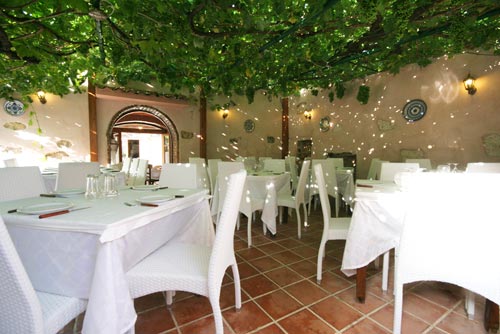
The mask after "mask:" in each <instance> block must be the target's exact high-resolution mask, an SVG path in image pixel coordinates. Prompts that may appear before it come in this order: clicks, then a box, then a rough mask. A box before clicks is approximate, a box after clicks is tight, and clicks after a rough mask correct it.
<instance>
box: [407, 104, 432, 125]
mask: <svg viewBox="0 0 500 334" xmlns="http://www.w3.org/2000/svg"><path fill="white" fill-rule="evenodd" d="M426 112H427V105H426V104H425V102H424V101H422V100H418V99H415V100H411V101H410V102H408V103H407V104H406V105H405V106H404V108H403V117H404V118H405V119H406V120H407V121H408V122H416V121H418V120H419V119H422V117H424V115H425V113H426Z"/></svg>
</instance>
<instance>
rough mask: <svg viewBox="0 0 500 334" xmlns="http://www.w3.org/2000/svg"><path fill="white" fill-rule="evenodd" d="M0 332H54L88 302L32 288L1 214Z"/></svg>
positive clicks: (76, 314) (77, 313) (5, 333)
mask: <svg viewBox="0 0 500 334" xmlns="http://www.w3.org/2000/svg"><path fill="white" fill-rule="evenodd" d="M0 296H2V297H1V298H0V333H3V334H21V333H22V334H53V333H57V332H58V331H59V330H60V329H62V328H63V327H64V326H65V325H66V324H67V323H68V322H70V321H71V320H72V319H74V318H75V317H76V316H78V315H79V314H80V313H82V312H83V311H84V310H85V308H86V306H87V301H86V300H83V299H78V298H72V297H64V296H59V295H54V294H50V293H44V292H39V291H35V290H34V289H33V285H32V284H31V281H30V279H29V277H28V274H27V273H26V271H25V270H24V267H23V264H22V262H21V260H20V259H19V256H18V254H17V252H16V249H15V247H14V244H13V243H12V240H11V239H10V236H9V233H8V232H7V228H6V227H5V224H4V222H3V220H2V218H1V217H0Z"/></svg>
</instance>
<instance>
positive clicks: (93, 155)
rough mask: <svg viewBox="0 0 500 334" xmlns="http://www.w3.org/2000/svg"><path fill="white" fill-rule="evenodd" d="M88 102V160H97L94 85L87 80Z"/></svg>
mask: <svg viewBox="0 0 500 334" xmlns="http://www.w3.org/2000/svg"><path fill="white" fill-rule="evenodd" d="M87 97H88V103H89V139H90V161H98V160H99V158H98V150H97V97H96V94H95V86H94V85H93V84H92V82H90V80H89V87H88V92H87Z"/></svg>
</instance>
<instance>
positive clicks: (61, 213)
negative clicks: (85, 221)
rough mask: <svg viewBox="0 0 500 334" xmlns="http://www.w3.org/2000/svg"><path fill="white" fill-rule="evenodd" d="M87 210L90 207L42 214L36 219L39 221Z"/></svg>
mask: <svg viewBox="0 0 500 334" xmlns="http://www.w3.org/2000/svg"><path fill="white" fill-rule="evenodd" d="M88 208H90V206H82V207H79V208H72V209H66V210H61V211H56V212H51V213H44V214H43V215H39V216H38V218H39V219H43V218H49V217H54V216H59V215H63V214H65V213H70V212H71V211H77V210H83V209H88Z"/></svg>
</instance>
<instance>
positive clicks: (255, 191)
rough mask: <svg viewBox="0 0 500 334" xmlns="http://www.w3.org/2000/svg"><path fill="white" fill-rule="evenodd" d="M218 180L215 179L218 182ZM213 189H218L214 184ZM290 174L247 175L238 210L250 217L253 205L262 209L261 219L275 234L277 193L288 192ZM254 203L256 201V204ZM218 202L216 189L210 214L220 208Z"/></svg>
mask: <svg viewBox="0 0 500 334" xmlns="http://www.w3.org/2000/svg"><path fill="white" fill-rule="evenodd" d="M218 182H219V180H217V184H218ZM215 189H219V187H218V186H217V185H216V187H215ZM290 191H291V190H290V174H289V173H281V174H278V175H275V174H272V173H261V174H255V175H251V174H249V175H247V177H246V180H245V186H244V189H243V195H242V198H241V202H240V212H241V213H243V214H244V215H245V216H247V217H248V218H250V217H251V215H252V212H253V211H254V210H255V207H256V206H258V207H259V209H262V215H261V220H262V222H263V223H264V224H265V226H266V228H267V229H268V230H269V231H271V233H273V234H276V217H277V216H278V195H277V194H278V193H280V192H288V193H289V192H290ZM256 203H258V204H257V205H256ZM221 204H222V203H220V202H219V191H216V192H215V194H214V196H213V199H212V203H211V207H212V215H214V216H215V215H217V213H218V212H219V211H220V210H221V208H222V205H221Z"/></svg>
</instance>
